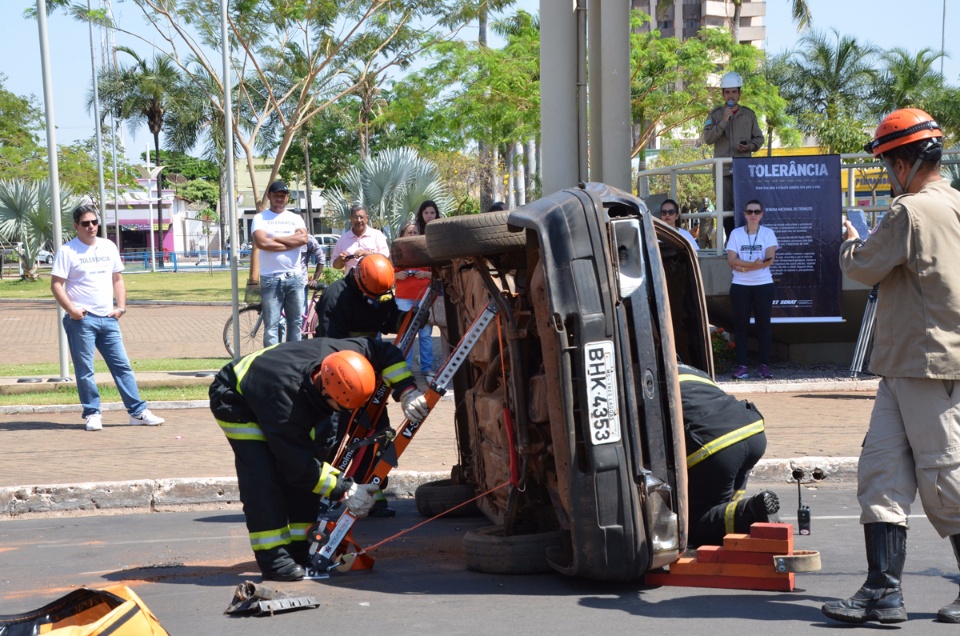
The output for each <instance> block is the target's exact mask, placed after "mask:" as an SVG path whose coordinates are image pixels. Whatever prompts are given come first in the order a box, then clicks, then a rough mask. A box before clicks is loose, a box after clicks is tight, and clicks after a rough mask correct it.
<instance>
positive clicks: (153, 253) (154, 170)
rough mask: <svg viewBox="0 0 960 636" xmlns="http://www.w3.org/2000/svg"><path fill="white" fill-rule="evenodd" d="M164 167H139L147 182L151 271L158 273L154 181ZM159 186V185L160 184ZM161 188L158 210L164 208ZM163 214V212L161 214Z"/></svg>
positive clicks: (158, 191) (158, 197)
mask: <svg viewBox="0 0 960 636" xmlns="http://www.w3.org/2000/svg"><path fill="white" fill-rule="evenodd" d="M163 168H164V166H149V165H147V166H137V171H138V172H139V173H140V176H141V177H142V178H144V179H146V180H147V209H148V214H147V231H148V232H150V271H151V272H155V271H157V250H156V238H155V237H154V234H153V181H154V179H156V178H157V175H158V174H160V171H161V170H163ZM158 186H159V184H158ZM159 195H160V188H159V187H158V188H157V208H158V209H160V208H161V207H162V202H161V201H160V196H159ZM160 213H161V214H162V211H161V212H160ZM157 227H161V226H159V225H158V226H157Z"/></svg>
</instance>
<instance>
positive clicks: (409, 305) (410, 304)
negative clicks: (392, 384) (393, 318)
mask: <svg viewBox="0 0 960 636" xmlns="http://www.w3.org/2000/svg"><path fill="white" fill-rule="evenodd" d="M395 300H396V301H397V308H398V309H399V310H400V311H410V310H411V309H413V308H414V307H415V306H416V305H417V302H416V301H415V300H410V299H408V298H396V299H395ZM417 339H418V340H419V341H420V373H422V374H423V375H426V374H428V373H433V326H432V325H431V324H430V321H427V324H426V325H425V326H424V327H423V329H421V330H420V331H418V332H417ZM407 366H408V367H410V369H413V347H410V353H408V354H407Z"/></svg>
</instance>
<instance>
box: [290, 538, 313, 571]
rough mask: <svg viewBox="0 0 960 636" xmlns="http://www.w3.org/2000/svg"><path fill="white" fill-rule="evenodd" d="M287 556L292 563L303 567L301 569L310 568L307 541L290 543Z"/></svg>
mask: <svg viewBox="0 0 960 636" xmlns="http://www.w3.org/2000/svg"><path fill="white" fill-rule="evenodd" d="M287 554H289V555H290V558H292V559H293V560H294V561H296V562H297V563H299V564H300V565H302V566H303V569H305V570H306V569H307V568H309V567H310V544H309V542H307V541H291V542H290V544H289V545H288V546H287Z"/></svg>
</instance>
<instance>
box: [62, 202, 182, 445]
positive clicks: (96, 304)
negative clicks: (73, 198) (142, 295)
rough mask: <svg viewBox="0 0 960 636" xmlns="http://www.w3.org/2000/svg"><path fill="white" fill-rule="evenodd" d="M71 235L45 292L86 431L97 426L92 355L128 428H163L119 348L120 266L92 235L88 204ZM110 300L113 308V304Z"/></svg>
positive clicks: (94, 223)
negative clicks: (113, 388) (106, 372)
mask: <svg viewBox="0 0 960 636" xmlns="http://www.w3.org/2000/svg"><path fill="white" fill-rule="evenodd" d="M73 225H74V228H76V231H77V237H76V238H75V239H73V240H72V241H69V242H67V243H65V244H64V245H63V246H61V247H60V249H59V250H58V251H57V255H56V257H54V259H53V270H52V272H51V278H52V282H51V283H50V291H52V292H53V297H54V298H56V299H57V303H59V304H60V306H61V307H62V308H63V310H64V311H65V312H67V315H66V316H64V317H63V329H64V331H66V333H67V342H68V343H69V345H70V357H71V358H72V359H73V370H74V373H76V376H77V392H78V393H79V394H80V404H82V405H83V417H84V418H85V419H86V421H87V430H88V431H99V430H101V429H102V428H103V420H102V417H101V415H100V391H99V390H97V382H96V379H95V378H94V375H93V352H94V349H96V350H97V351H99V352H100V355H101V356H103V360H104V362H106V363H107V367H108V368H109V369H110V374H111V375H113V381H114V382H115V383H116V385H117V390H118V391H119V392H120V398H121V399H122V400H123V405H124V406H125V407H127V413H129V414H130V425H131V426H141V425H146V426H156V425H158V424H163V419H162V418H159V417H157V416H156V415H154V414H153V413H151V412H150V409H148V408H147V403H146V402H144V401H143V400H141V399H140V392H139V390H138V389H137V381H136V379H135V378H134V376H133V369H132V368H131V367H130V360H129V359H128V358H127V352H126V350H125V349H124V347H123V336H122V335H121V333H120V325H119V320H120V318H121V317H122V316H123V315H124V314H126V313H127V288H126V285H125V284H124V282H123V275H122V274H121V273H120V272H122V271H123V262H122V261H121V260H120V253H119V252H118V251H117V246H116V245H114V244H113V242H112V241H110V240H109V239H105V238H99V237H98V236H97V230H98V229H99V227H100V217H99V216H98V215H97V209H96V208H95V207H93V206H92V205H81V206H79V207H78V208H77V209H75V210H74V211H73ZM114 299H116V303H117V304H116V306H114Z"/></svg>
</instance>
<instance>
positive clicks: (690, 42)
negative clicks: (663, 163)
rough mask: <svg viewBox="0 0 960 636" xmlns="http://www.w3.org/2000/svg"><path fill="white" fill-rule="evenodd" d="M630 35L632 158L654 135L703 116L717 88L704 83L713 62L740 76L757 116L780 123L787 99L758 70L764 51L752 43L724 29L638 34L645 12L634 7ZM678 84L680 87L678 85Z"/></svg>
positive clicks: (711, 72)
mask: <svg viewBox="0 0 960 636" xmlns="http://www.w3.org/2000/svg"><path fill="white" fill-rule="evenodd" d="M631 19H632V21H633V27H634V28H633V34H632V35H631V47H630V56H631V70H632V76H631V82H630V90H631V108H632V111H633V121H634V123H635V126H636V127H637V129H638V131H639V132H638V133H637V134H636V136H635V139H634V144H633V150H632V153H631V156H632V157H636V156H637V155H639V154H640V153H641V152H642V151H643V149H644V148H646V147H647V146H648V145H649V144H650V142H651V141H652V140H653V139H654V138H655V137H657V136H660V135H668V136H669V135H670V133H671V131H674V130H681V129H685V128H688V127H689V126H691V125H692V124H694V123H696V124H697V125H698V126H699V124H700V123H701V122H702V121H703V120H704V119H706V116H707V114H708V113H709V112H710V109H711V108H713V101H714V100H716V99H717V98H718V95H717V92H716V90H714V89H711V88H710V86H709V81H710V78H711V76H713V75H714V74H716V72H717V60H718V59H722V60H726V61H727V62H726V64H725V65H724V67H725V68H726V69H728V70H734V71H737V72H738V73H740V74H741V75H742V76H743V78H744V82H745V84H744V89H743V93H744V98H743V102H744V104H745V105H748V106H751V107H753V108H754V109H755V110H756V111H757V113H758V115H759V116H760V117H761V118H771V119H773V121H775V122H781V121H783V111H784V109H785V108H786V103H785V102H784V101H783V100H782V99H780V97H779V95H778V93H777V88H776V87H775V86H772V85H770V84H768V83H767V82H766V80H765V79H764V76H763V74H762V72H761V62H762V58H763V53H762V51H760V50H759V49H757V48H756V47H753V46H750V45H744V44H737V43H736V42H735V41H734V39H733V37H732V36H731V34H730V32H729V31H726V30H725V29H714V28H704V29H701V30H700V33H699V34H698V35H697V37H695V38H689V39H687V40H684V41H682V42H681V41H680V40H678V39H677V38H664V37H661V35H660V31H658V30H656V29H654V30H652V31H649V32H646V33H641V32H639V27H640V25H642V24H643V23H645V22H647V21H648V20H649V19H650V18H649V16H647V15H645V14H643V13H641V12H639V11H634V12H633V14H632V18H631ZM678 86H679V87H682V90H680V89H678Z"/></svg>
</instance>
